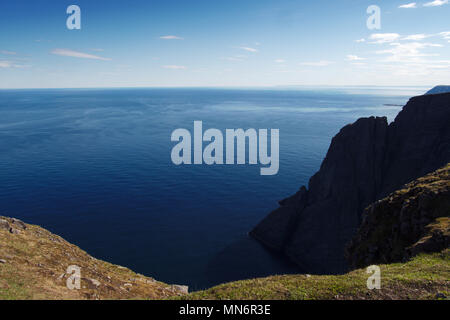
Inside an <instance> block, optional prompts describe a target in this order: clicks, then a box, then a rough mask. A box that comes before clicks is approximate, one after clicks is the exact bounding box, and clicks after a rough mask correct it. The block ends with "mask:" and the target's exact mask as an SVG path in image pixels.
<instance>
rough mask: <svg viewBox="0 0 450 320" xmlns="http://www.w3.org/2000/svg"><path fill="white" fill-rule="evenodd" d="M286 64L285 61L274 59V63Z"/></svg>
mask: <svg viewBox="0 0 450 320" xmlns="http://www.w3.org/2000/svg"><path fill="white" fill-rule="evenodd" d="M285 62H286V60H284V59H276V60H275V63H285Z"/></svg>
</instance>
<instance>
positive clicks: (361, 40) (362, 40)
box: [355, 38, 366, 43]
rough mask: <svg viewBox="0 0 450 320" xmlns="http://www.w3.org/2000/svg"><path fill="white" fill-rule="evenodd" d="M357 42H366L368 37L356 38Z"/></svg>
mask: <svg viewBox="0 0 450 320" xmlns="http://www.w3.org/2000/svg"><path fill="white" fill-rule="evenodd" d="M355 42H358V43H361V42H366V39H364V38H362V39H358V40H355Z"/></svg>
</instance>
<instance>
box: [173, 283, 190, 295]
mask: <svg viewBox="0 0 450 320" xmlns="http://www.w3.org/2000/svg"><path fill="white" fill-rule="evenodd" d="M171 289H172V290H174V291H177V292H179V293H181V294H188V293H189V287H188V286H180V285H176V284H175V285H172V286H171Z"/></svg>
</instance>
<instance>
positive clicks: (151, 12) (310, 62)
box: [0, 0, 450, 89]
mask: <svg viewBox="0 0 450 320" xmlns="http://www.w3.org/2000/svg"><path fill="white" fill-rule="evenodd" d="M70 5H77V6H79V8H80V9H81V29H79V30H77V29H73V30H70V29H68V27H67V25H66V21H67V19H68V18H69V16H70V15H69V14H67V12H66V11H67V8H68V7H69V6H70ZM371 5H376V6H378V7H379V8H380V9H381V11H380V21H381V24H380V29H369V28H368V26H367V20H368V18H369V17H370V16H371V14H368V13H367V9H368V7H369V6H371ZM449 17H450V4H449V0H423V1H421V0H417V1H416V2H413V1H412V0H400V1H396V0H389V1H387V0H383V1H380V0H378V1H376V0H371V1H366V0H334V1H330V0H326V1H325V0H314V1H313V0H296V1H294V0H270V1H269V0H207V1H206V0H164V1H159V0H158V1H153V0H127V1H125V0H122V1H120V0H95V1H92V0H70V1H66V0H28V1H25V0H1V2H0V30H1V32H0V88H3V89H8V88H91V87H92V88H94V87H272V86H304V85H306V86H314V85H317V86H345V85H349V86H354V85H369V86H370V85H377V86H434V85H437V84H450V72H449V71H450V70H449V69H450V20H449Z"/></svg>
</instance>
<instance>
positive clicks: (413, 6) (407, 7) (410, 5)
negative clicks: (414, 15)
mask: <svg viewBox="0 0 450 320" xmlns="http://www.w3.org/2000/svg"><path fill="white" fill-rule="evenodd" d="M399 8H400V9H414V8H417V3H415V2H412V3H408V4H402V5H401V6H399Z"/></svg>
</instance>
